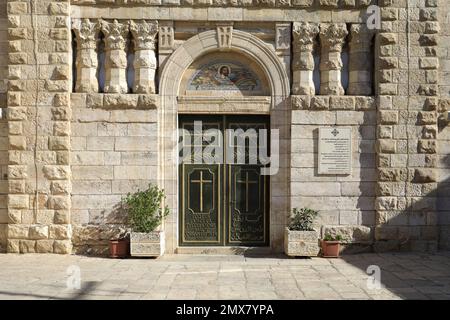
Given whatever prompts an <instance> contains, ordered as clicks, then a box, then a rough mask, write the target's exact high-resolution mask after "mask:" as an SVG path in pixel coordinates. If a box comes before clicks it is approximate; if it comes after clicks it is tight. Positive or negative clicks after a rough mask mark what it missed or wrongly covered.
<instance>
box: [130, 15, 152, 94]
mask: <svg viewBox="0 0 450 320" xmlns="http://www.w3.org/2000/svg"><path fill="white" fill-rule="evenodd" d="M130 31H131V33H132V35H133V42H134V48H135V60H134V72H135V78H134V85H133V92H134V93H147V94H148V93H155V92H156V90H155V72H156V68H157V61H156V55H155V38H156V35H157V33H158V22H157V21H151V22H147V21H142V22H134V21H131V22H130Z"/></svg>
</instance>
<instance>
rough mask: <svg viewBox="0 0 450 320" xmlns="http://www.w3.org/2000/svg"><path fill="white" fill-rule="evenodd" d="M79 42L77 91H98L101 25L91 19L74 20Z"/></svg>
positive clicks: (73, 24)
mask: <svg viewBox="0 0 450 320" xmlns="http://www.w3.org/2000/svg"><path fill="white" fill-rule="evenodd" d="M72 26H73V30H74V32H75V36H76V42H77V57H76V67H77V82H76V84H75V92H88V93H89V92H98V80H97V66H98V60H97V39H98V31H99V25H98V24H97V23H94V22H91V21H90V20H89V19H82V20H73V21H72Z"/></svg>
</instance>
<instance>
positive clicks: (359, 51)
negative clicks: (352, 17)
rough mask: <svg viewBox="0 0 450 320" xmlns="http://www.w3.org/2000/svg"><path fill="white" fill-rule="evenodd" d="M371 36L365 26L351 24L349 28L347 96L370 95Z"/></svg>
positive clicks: (370, 31) (371, 75) (371, 31)
mask: <svg viewBox="0 0 450 320" xmlns="http://www.w3.org/2000/svg"><path fill="white" fill-rule="evenodd" d="M373 36H374V32H373V30H370V29H368V28H367V26H366V24H352V26H351V27H350V42H349V47H350V56H349V87H348V92H347V94H349V95H355V96H358V95H359V96H369V95H371V94H372V91H373V90H372V82H373V81H372V79H373V73H372V68H373V55H372V40H373Z"/></svg>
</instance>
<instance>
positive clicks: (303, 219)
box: [289, 208, 318, 231]
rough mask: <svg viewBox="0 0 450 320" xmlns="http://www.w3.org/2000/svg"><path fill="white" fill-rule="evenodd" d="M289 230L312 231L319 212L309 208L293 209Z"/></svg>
mask: <svg viewBox="0 0 450 320" xmlns="http://www.w3.org/2000/svg"><path fill="white" fill-rule="evenodd" d="M292 213H293V215H292V217H291V222H290V224H289V230H292V231H312V230H314V229H313V228H312V224H313V222H314V219H315V218H316V217H317V214H318V212H317V211H315V210H312V209H309V208H301V209H297V208H294V209H293V210H292Z"/></svg>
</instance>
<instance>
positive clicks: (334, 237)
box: [323, 233, 344, 241]
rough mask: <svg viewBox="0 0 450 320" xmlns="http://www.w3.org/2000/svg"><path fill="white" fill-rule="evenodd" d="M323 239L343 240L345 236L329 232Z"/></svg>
mask: <svg viewBox="0 0 450 320" xmlns="http://www.w3.org/2000/svg"><path fill="white" fill-rule="evenodd" d="M323 240H324V241H342V240H344V238H343V237H342V236H341V235H340V234H336V235H331V234H329V233H328V234H326V235H325V236H324V237H323Z"/></svg>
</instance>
